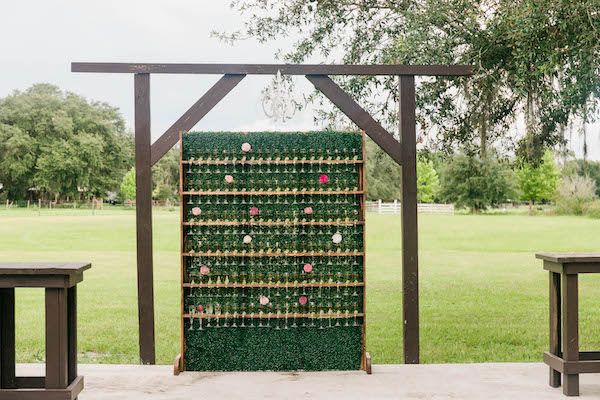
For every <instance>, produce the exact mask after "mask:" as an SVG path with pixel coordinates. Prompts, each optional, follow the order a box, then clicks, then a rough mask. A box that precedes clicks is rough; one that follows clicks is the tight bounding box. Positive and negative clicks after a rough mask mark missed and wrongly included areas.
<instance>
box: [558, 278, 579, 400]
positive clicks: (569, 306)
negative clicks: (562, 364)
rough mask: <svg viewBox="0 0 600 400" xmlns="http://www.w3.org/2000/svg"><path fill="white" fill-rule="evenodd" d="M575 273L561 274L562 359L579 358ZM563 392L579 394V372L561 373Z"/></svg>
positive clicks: (573, 359) (575, 359)
mask: <svg viewBox="0 0 600 400" xmlns="http://www.w3.org/2000/svg"><path fill="white" fill-rule="evenodd" d="M577 286H578V284H577V275H576V274H573V275H567V274H565V273H563V274H562V292H563V296H562V301H563V314H564V315H563V320H562V325H563V332H562V334H563V337H562V342H563V343H562V348H563V359H564V360H565V361H578V360H579V327H578V325H579V315H578V314H579V304H578V303H579V299H578V297H579V295H578V293H577V292H578V287H577ZM563 394H564V395H566V396H579V374H568V375H567V374H563Z"/></svg>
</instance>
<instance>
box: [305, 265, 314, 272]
mask: <svg viewBox="0 0 600 400" xmlns="http://www.w3.org/2000/svg"><path fill="white" fill-rule="evenodd" d="M312 270H313V266H312V264H311V263H306V264H304V272H312Z"/></svg>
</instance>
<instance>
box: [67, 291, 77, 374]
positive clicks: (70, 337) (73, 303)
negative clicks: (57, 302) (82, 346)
mask: <svg viewBox="0 0 600 400" xmlns="http://www.w3.org/2000/svg"><path fill="white" fill-rule="evenodd" d="M67 346H68V355H67V357H68V360H67V365H68V377H69V379H68V382H69V384H71V382H73V381H74V380H75V378H77V286H73V287H70V288H69V289H67Z"/></svg>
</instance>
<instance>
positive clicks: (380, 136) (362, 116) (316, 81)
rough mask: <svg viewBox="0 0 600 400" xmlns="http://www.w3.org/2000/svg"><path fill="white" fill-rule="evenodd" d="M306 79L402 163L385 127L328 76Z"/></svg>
mask: <svg viewBox="0 0 600 400" xmlns="http://www.w3.org/2000/svg"><path fill="white" fill-rule="evenodd" d="M306 79H308V80H309V81H310V82H311V83H312V84H313V85H314V86H315V88H317V89H318V90H319V91H320V92H321V93H323V94H324V95H325V97H327V98H328V99H329V100H331V102H332V103H333V104H335V105H336V106H337V108H339V109H340V111H342V112H343V113H344V114H346V116H347V117H348V118H350V120H351V121H352V122H354V123H355V124H356V125H358V127H359V128H361V129H362V130H364V131H365V132H366V134H367V135H369V137H370V138H371V139H373V141H374V142H375V143H377V144H378V145H379V147H381V148H382V149H383V151H385V152H386V153H387V154H389V155H390V157H392V159H393V160H394V161H396V162H397V163H398V164H400V165H402V151H401V149H400V143H398V141H397V140H396V139H394V136H393V135H392V134H391V133H389V132H388V131H387V130H386V129H385V128H383V127H382V126H381V124H379V122H377V121H375V120H374V119H373V117H371V115H370V114H369V113H368V112H366V111H365V110H364V109H363V108H362V107H361V106H360V105H358V103H357V102H355V101H354V99H352V97H350V95H349V94H348V93H346V92H345V91H344V90H343V89H342V88H341V87H339V86H338V85H337V84H336V83H335V82H334V81H332V80H331V78H329V77H328V76H324V75H307V76H306Z"/></svg>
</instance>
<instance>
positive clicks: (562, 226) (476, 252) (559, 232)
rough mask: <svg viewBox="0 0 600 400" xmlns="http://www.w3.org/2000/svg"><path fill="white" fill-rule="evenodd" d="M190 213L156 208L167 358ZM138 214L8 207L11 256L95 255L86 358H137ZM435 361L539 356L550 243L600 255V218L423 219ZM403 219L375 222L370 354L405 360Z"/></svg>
mask: <svg viewBox="0 0 600 400" xmlns="http://www.w3.org/2000/svg"><path fill="white" fill-rule="evenodd" d="M178 223H179V213H178V211H164V210H163V211H155V213H154V249H155V252H154V260H155V272H154V277H155V296H156V337H157V361H158V362H159V363H162V364H170V363H171V362H172V361H173V359H174V357H175V355H176V354H177V353H178V352H179V348H178V346H179V324H178V307H179V289H178V280H179V257H178V240H179V231H178ZM134 224H135V214H134V212H132V211H131V210H120V209H110V210H105V211H97V212H96V213H95V215H92V212H91V211H90V210H51V211H49V210H44V211H43V212H42V213H41V215H38V213H37V212H35V211H28V210H0V261H9V260H11V261H26V260H27V261H28V260H40V261H41V260H44V261H78V260H83V261H88V260H89V261H91V262H92V263H93V268H92V269H91V270H90V271H88V272H86V275H85V280H84V282H83V283H82V284H81V285H80V290H79V350H80V352H81V355H80V360H81V362H96V363H137V362H138V353H137V343H138V337H137V335H138V331H137V301H136V273H135V271H136V267H135V225H134ZM419 228H420V235H419V241H420V268H421V280H420V287H421V300H420V301H421V303H420V310H421V355H422V356H421V358H422V362H425V363H445V362H482V361H540V360H541V354H542V352H543V351H544V349H545V348H546V347H547V335H548V333H547V325H548V324H547V314H548V311H547V307H548V298H547V297H548V288H547V285H548V276H547V273H545V272H543V270H542V268H541V262H540V261H539V260H536V259H535V258H534V253H535V252H536V251H540V250H548V251H600V221H598V220H593V219H587V218H581V217H551V216H539V217H529V216H525V215H453V216H451V215H420V219H419ZM400 244H401V240H400V218H399V216H378V215H369V216H368V221H367V251H368V258H367V297H368V304H367V313H368V317H367V349H368V351H369V352H370V353H371V355H372V356H373V359H374V362H375V363H400V362H402V318H401V310H402V307H401V297H402V294H401V288H402V285H401V249H400ZM580 290H581V294H582V296H581V299H580V303H581V313H580V323H581V325H580V333H581V345H582V348H584V349H600V323H599V322H600V307H598V304H599V302H600V276H584V277H583V278H582V279H581V283H580ZM17 293H18V294H17V302H18V304H17V319H18V320H17V344H18V350H17V351H18V354H17V357H18V360H19V361H20V362H40V361H42V360H43V357H44V353H43V331H42V325H43V324H42V322H41V321H42V318H43V313H44V307H43V302H42V301H43V299H42V292H41V291H39V290H29V289H27V290H26V289H22V290H18V291H17Z"/></svg>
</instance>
